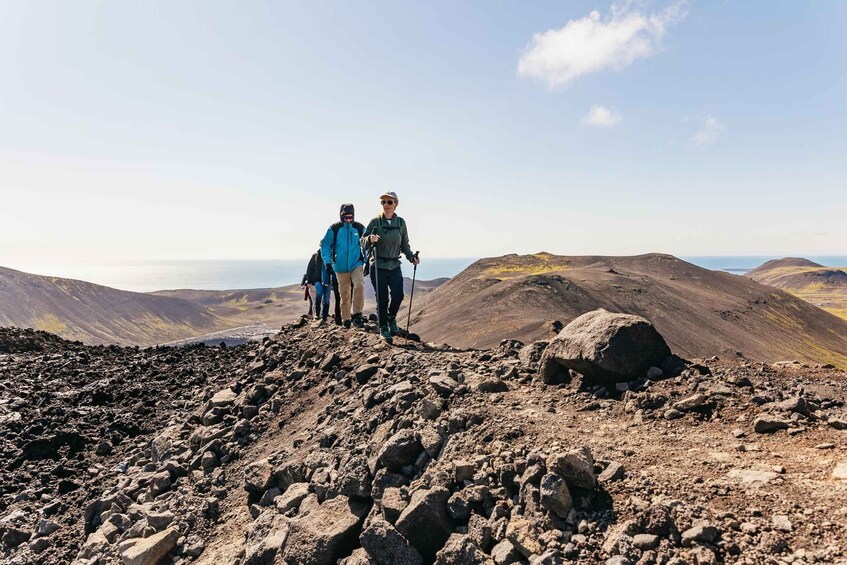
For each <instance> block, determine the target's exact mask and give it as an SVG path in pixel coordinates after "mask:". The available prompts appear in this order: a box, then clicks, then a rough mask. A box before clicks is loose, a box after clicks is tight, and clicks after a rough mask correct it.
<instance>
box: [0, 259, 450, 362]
mask: <svg viewBox="0 0 847 565" xmlns="http://www.w3.org/2000/svg"><path fill="white" fill-rule="evenodd" d="M446 280H447V279H436V280H432V281H417V283H416V285H415V295H416V297H419V298H420V297H423V296H425V295H426V294H427V293H428V292H429V291H431V290H432V289H434V288H436V287H438V286H439V285H440V284H442V283H443V282H444V281H446ZM404 286H405V288H406V292H407V293H408V292H409V289H410V287H411V280H410V279H406V280H405V281H404ZM365 291H366V292H365V294H366V297H367V300H366V304H365V313H366V314H367V313H369V312H371V311H373V304H374V301H373V289H372V288H371V284H370V281H366V283H365ZM303 292H304V291H303V289H301V288H300V285H288V286H283V287H279V288H270V289H254V290H222V291H217V290H167V291H160V292H155V293H140V292H128V291H123V290H117V289H114V288H109V287H106V286H102V285H98V284H93V283H89V282H84V281H78V280H73V279H63V278H58V277H48V276H42V275H33V274H29V273H24V272H21V271H16V270H13V269H8V268H5V267H0V326H16V327H19V328H34V329H37V330H43V331H48V332H51V333H54V334H56V335H59V336H61V337H63V338H65V339H70V340H79V341H82V342H84V343H86V344H89V345H96V344H111V343H119V344H121V345H139V346H149V345H156V344H161V343H170V342H183V341H186V340H191V338H195V337H197V336H204V335H208V334H213V335H214V336H217V335H219V334H220V335H223V336H226V335H228V334H227V333H226V332H227V331H228V330H236V331H234V332H233V335H236V336H238V339H239V340H240V341H243V340H244V339H245V337H244V336H256V335H261V334H262V332H264V333H265V334H267V333H268V332H271V331H275V330H278V329H279V327H280V326H281V325H282V324H284V323H288V322H291V321H293V320H295V319H297V318H298V317H300V315H302V314H305V313H306V312H307V310H308V307H309V306H308V302H307V301H304V300H303V297H304V294H303ZM416 300H417V299H416ZM406 304H408V302H407V303H406ZM222 332H223V333H222Z"/></svg>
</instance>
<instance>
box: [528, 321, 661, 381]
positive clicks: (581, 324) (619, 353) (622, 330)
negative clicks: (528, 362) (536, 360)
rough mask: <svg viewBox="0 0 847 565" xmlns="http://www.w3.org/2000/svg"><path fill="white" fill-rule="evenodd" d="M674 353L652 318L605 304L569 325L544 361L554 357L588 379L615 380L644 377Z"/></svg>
mask: <svg viewBox="0 0 847 565" xmlns="http://www.w3.org/2000/svg"><path fill="white" fill-rule="evenodd" d="M670 354H671V350H670V348H669V347H668V345H667V344H666V343H665V340H664V339H663V338H662V336H661V335H659V332H657V331H656V329H655V328H654V327H653V325H652V324H651V323H650V322H648V321H647V320H645V319H644V318H641V317H639V316H633V315H630V314H617V313H612V312H608V311H606V310H603V309H602V308H601V309H599V310H594V311H593V312H588V313H587V314H583V315H582V316H580V317H578V318H577V319H575V320H574V321H573V322H571V323H570V324H568V325H567V326H565V328H564V329H563V330H562V331H561V332H560V333H559V335H558V336H556V338H555V339H553V341H551V342H550V345H548V346H547V349H546V350H545V351H544V355H543V357H542V360H541V364H542V366H543V365H544V364H545V362H547V361H548V360H554V361H556V362H557V363H559V364H560V365H563V366H564V367H567V368H569V369H573V370H574V371H576V372H578V373H580V374H582V375H583V376H584V377H585V378H586V380H588V381H592V382H599V383H615V382H623V381H631V380H634V379H637V378H639V377H643V376H644V375H646V374H647V370H648V369H649V368H650V367H657V366H659V365H661V364H662V362H663V361H664V360H665V358H666V357H668V356H670ZM548 370H550V369H548Z"/></svg>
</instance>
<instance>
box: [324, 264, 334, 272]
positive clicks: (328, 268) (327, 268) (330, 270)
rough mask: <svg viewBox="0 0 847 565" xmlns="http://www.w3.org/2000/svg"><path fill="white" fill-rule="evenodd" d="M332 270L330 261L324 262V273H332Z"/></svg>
mask: <svg viewBox="0 0 847 565" xmlns="http://www.w3.org/2000/svg"><path fill="white" fill-rule="evenodd" d="M334 272H335V271H333V270H332V263H327V264H326V274H328V275H332V273H334Z"/></svg>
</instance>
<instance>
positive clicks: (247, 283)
mask: <svg viewBox="0 0 847 565" xmlns="http://www.w3.org/2000/svg"><path fill="white" fill-rule="evenodd" d="M681 258H682V259H683V260H685V261H688V262H690V263H694V264H695V265H698V266H700V267H704V268H706V269H712V270H720V271H727V272H730V273H734V274H738V275H742V274H744V273H746V272H748V271H750V270H752V269H755V268H756V267H758V266H759V265H761V264H762V263H764V262H765V261H769V260H771V259H780V258H781V257H779V256H769V255H761V256H699V257H681ZM805 258H806V259H809V260H811V261H814V262H816V263H820V264H821V265H826V266H831V267H847V256H827V257H821V256H814V255H812V256H807V257H805ZM474 261H476V259H475V258H428V259H425V260H424V261H421V264H420V266H419V267H418V272H417V279H418V280H432V279H437V278H442V277H453V276H456V275H457V274H459V273H460V272H462V271H463V270H464V269H465V268H466V267H468V266H469V265H470V264H471V263H473V262H474ZM307 263H308V262H307V261H303V260H300V259H279V260H265V261H242V260H221V261H136V262H115V263H105V264H84V263H80V264H52V265H46V264H28V265H27V264H21V265H4V266H6V267H10V268H12V269H17V270H20V271H24V272H27V273H34V274H38V275H47V276H53V277H62V278H69V279H77V280H83V281H87V282H92V283H96V284H101V285H105V286H109V287H112V288H118V289H121V290H129V291H134V292H152V291H156V290H171V289H182V288H191V289H197V290H233V289H247V288H274V287H278V286H285V285H290V284H297V283H299V282H300V280H301V279H302V278H303V273H305V272H306V266H307ZM403 274H404V276H407V277H411V276H412V266H411V265H410V264H409V263H406V262H405V261H403Z"/></svg>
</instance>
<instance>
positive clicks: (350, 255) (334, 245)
mask: <svg viewBox="0 0 847 565" xmlns="http://www.w3.org/2000/svg"><path fill="white" fill-rule="evenodd" d="M339 218H340V220H341V221H340V222H338V223H336V224H333V225H331V226H330V227H329V229H328V230H326V235H324V238H323V239H322V240H321V259H322V260H323V262H324V267H325V268H326V270H327V272H328V273H329V274H330V275H334V276H335V277H336V279H337V281H338V293H339V295H340V299H341V319H342V323H343V324H344V326H345V327H348V328H349V327H350V325H351V324H352V325H355V326H356V327H358V328H363V327H365V322H364V320H363V319H362V309H363V308H364V307H365V277H364V274H363V273H362V267H363V266H364V264H365V259H364V255H363V254H362V247H361V243H360V240H359V238H360V237H361V236H362V234H363V233H364V226H363V225H362V224H360V223H359V222H356V221H355V220H354V218H355V209H354V208H353V205H352V204H342V205H341V210H340V212H339ZM351 298H352V304H351Z"/></svg>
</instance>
